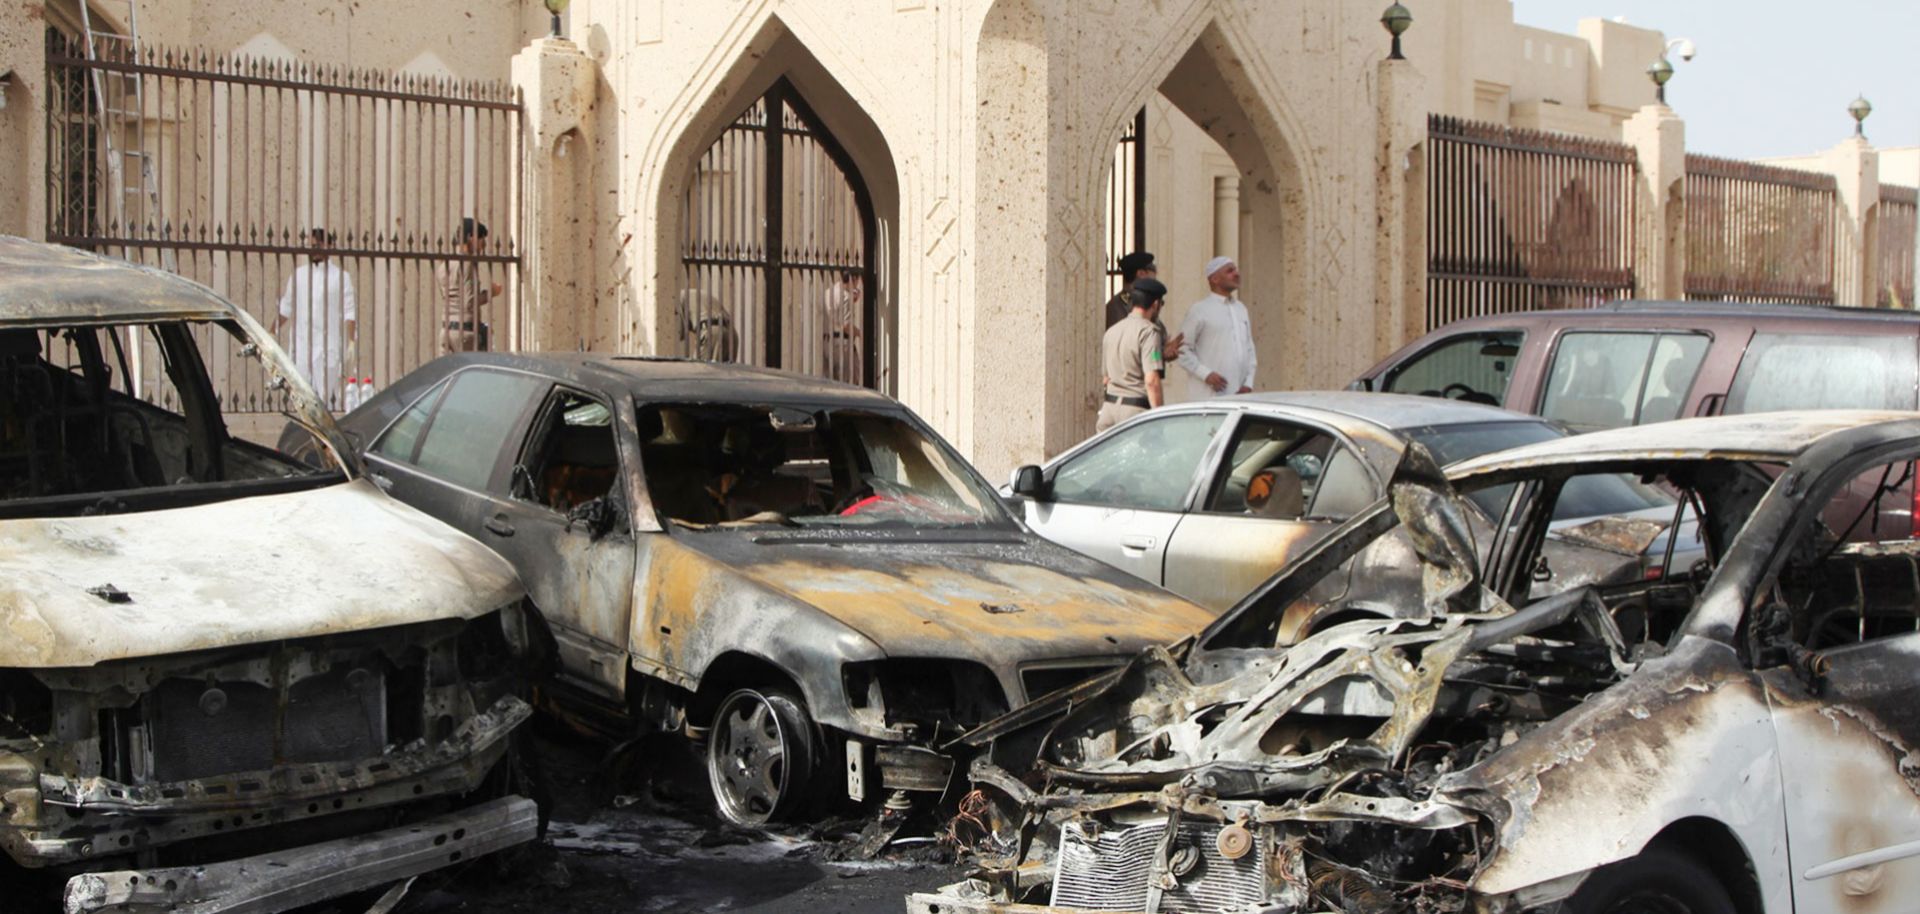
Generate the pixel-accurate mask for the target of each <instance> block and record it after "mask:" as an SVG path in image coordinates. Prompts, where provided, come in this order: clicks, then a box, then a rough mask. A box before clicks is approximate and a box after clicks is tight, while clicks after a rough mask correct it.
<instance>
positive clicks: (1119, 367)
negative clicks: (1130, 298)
mask: <svg viewBox="0 0 1920 914" xmlns="http://www.w3.org/2000/svg"><path fill="white" fill-rule="evenodd" d="M1165 339H1166V332H1165V331H1164V330H1161V329H1160V328H1159V327H1158V326H1157V325H1156V324H1155V323H1154V322H1153V321H1150V320H1147V319H1146V317H1145V316H1143V315H1141V314H1140V313H1139V312H1138V311H1132V312H1129V313H1128V314H1127V316H1126V318H1125V319H1124V320H1122V321H1120V322H1119V323H1117V324H1114V325H1113V326H1112V327H1109V328H1107V335H1106V336H1104V337H1102V338H1101V340H1100V363H1101V368H1102V369H1103V370H1104V371H1105V373H1106V376H1107V389H1106V391H1105V392H1104V396H1103V397H1102V400H1103V401H1104V402H1102V403H1101V404H1100V416H1099V418H1098V419H1097V420H1095V421H1094V425H1093V430H1094V431H1095V432H1104V431H1106V430H1107V429H1109V428H1112V427H1113V426H1115V425H1118V424H1120V423H1121V422H1125V421H1126V420H1128V419H1131V418H1133V417H1134V416H1137V415H1139V414H1141V413H1144V412H1146V411H1147V409H1148V407H1149V405H1150V404H1149V403H1148V401H1147V373H1148V372H1159V373H1162V374H1164V373H1165V371H1166V366H1165V365H1164V364H1163V362H1162V360H1161V358H1160V346H1161V344H1162V343H1163V342H1165Z"/></svg>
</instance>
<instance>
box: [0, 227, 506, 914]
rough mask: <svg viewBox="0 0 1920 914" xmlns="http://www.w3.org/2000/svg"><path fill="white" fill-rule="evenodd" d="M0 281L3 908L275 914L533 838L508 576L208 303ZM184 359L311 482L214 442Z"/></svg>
mask: <svg viewBox="0 0 1920 914" xmlns="http://www.w3.org/2000/svg"><path fill="white" fill-rule="evenodd" d="M0 276H4V277H5V279H4V284H0V496H3V500H0V582H4V583H0V630H4V631H5V637H4V638H0V850H4V852H5V858H4V860H0V882H3V883H4V886H5V887H4V889H0V891H4V892H5V893H6V894H5V897H6V898H7V902H6V903H5V906H6V907H7V908H8V909H9V910H15V909H31V910H43V909H53V908H54V907H56V905H55V903H54V900H53V899H54V898H55V897H64V907H65V910H66V911H68V912H69V914H84V912H94V911H117V912H118V911H128V912H149V911H153V912H157V911H174V910H192V911H195V912H208V914H211V912H219V911H227V910H246V911H280V910H286V909H289V908H292V907H296V906H300V905H304V904H310V903H312V902H315V901H319V900H323V899H326V898H329V897H333V896H335V895H338V894H341V893H345V892H349V891H355V890H359V889H365V888H370V887H375V886H379V885H381V884H383V883H387V882H393V881H396V880H401V879H405V878H406V877H408V876H411V875H415V874H418V873H421V872H424V871H427V870H431V869H434V868H437V867H441V866H445V865H447V864H449V863H452V862H455V861H458V860H461V859H463V858H470V857H474V856H478V855H481V854H485V853H489V852H491V851H495V850H498V849H501V848H503V847H506V846H510V845H512V844H515V843H518V842H521V841H526V840H530V839H531V838H532V837H533V835H534V832H535V829H536V827H537V821H536V813H535V810H534V806H533V804H532V803H531V802H530V801H528V800H525V799H522V798H519V797H515V796H512V795H510V793H508V792H507V791H506V790H505V789H504V788H505V786H506V782H507V781H509V780H510V778H509V777H508V775H509V773H510V772H509V768H510V757H511V756H510V753H509V751H508V749H509V739H508V737H509V735H510V733H511V732H512V731H513V729H514V728H515V727H516V726H517V725H518V724H519V723H520V722H521V721H522V720H524V719H525V718H526V717H527V716H528V715H529V714H530V713H531V712H530V707H529V705H528V704H527V703H526V702H524V701H522V700H521V699H520V698H519V697H517V696H516V695H515V694H514V692H515V684H516V682H518V681H519V680H518V673H517V670H518V667H519V663H520V661H519V660H518V659H517V655H518V654H520V653H523V652H522V651H521V650H519V649H517V648H516V642H518V643H519V644H520V645H522V646H524V641H525V639H524V633H523V632H522V631H521V630H520V629H518V628H517V626H518V625H519V624H520V622H521V620H520V619H519V617H518V615H517V614H518V613H519V609H518V607H519V604H520V600H521V598H522V591H521V589H520V586H519V584H518V581H517V579H516V578H515V577H514V575H513V573H512V569H511V568H510V567H509V566H508V565H507V564H506V563H505V562H504V561H503V560H502V559H500V558H499V557H498V556H496V555H494V554H492V553H491V552H489V551H487V550H486V549H485V548H483V547H481V546H480V545H479V544H478V543H476V542H474V541H472V540H471V539H468V538H467V537H465V536H463V535H461V534H459V533H457V532H454V531H452V530H449V529H447V528H445V527H444V526H442V525H440V524H439V523H438V522H436V521H433V520H432V519H431V518H428V517H426V516H425V515H422V514H420V513H419V512H417V511H415V510H413V509H411V508H408V507H406V506H405V505H402V504H400V503H399V502H396V501H394V500H393V499H391V498H388V497H387V496H386V495H384V494H383V493H382V492H380V491H379V490H378V489H377V488H376V487H374V486H373V485H372V484H371V483H369V482H367V481H365V480H364V479H363V478H361V475H360V473H359V470H358V466H359V464H358V460H357V458H356V457H355V456H354V454H353V453H352V451H351V449H350V448H348V447H346V446H345V445H344V442H343V441H342V439H341V438H340V433H339V431H338V430H337V429H336V428H334V426H333V425H332V420H331V419H330V418H329V417H328V415H327V413H326V412H325V410H324V408H322V407H321V406H320V404H319V402H318V400H317V399H316V398H315V397H314V395H313V392H312V390H311V389H310V388H308V387H307V385H306V383H305V382H304V381H303V380H301V379H300V377H299V375H298V374H297V372H296V371H295V370H294V368H293V366H292V363H291V362H290V361H289V360H288V358H287V357H286V355H285V354H284V353H282V352H281V351H280V350H279V349H278V348H277V347H276V346H275V344H274V342H273V339H272V337H271V335H269V334H268V333H266V332H265V331H264V330H263V329H262V328H261V327H260V326H259V324H257V323H256V322H254V321H253V320H252V319H251V318H250V317H248V316H247V315H246V314H245V313H244V312H242V311H240V310H239V309H237V308H235V307H233V306H232V305H230V304H228V303H226V302H225V301H222V300H221V299H219V298H218V297H217V296H215V295H214V294H213V293H212V292H210V291H208V290H206V289H205V288H203V287H200V286H197V285H194V284H192V283H190V282H187V281H185V280H182V279H180V278H178V277H175V276H172V275H170V274H166V273H162V272H160V271H157V270H151V269H147V268H143V267H138V266H134V265H131V264H127V263H124V262H119V261H110V260H106V259H103V258H99V257H96V256H93V255H90V254H84V253H80V252H77V251H72V250H69V249H64V248H56V247H50V246H45V245H38V244H33V243H30V242H26V241H22V240H19V239H0ZM203 348H204V349H205V351H204V352H203ZM206 352H211V353H213V354H214V355H215V356H216V357H228V362H227V364H226V365H225V366H223V367H226V368H228V369H230V370H231V371H233V372H236V373H237V372H242V371H245V372H249V373H251V374H252V375H253V376H254V377H257V378H258V379H259V381H260V382H261V384H262V385H263V391H262V393H263V395H264V396H266V397H268V398H270V402H282V401H283V402H284V403H285V406H286V409H287V411H288V413H289V415H290V416H291V417H292V419H293V420H294V421H295V422H297V423H299V424H300V425H301V426H302V427H303V428H305V429H306V430H307V432H308V433H309V434H310V436H311V437H312V439H313V442H314V443H313V451H314V452H315V453H321V454H324V455H325V460H324V461H323V462H324V467H323V468H316V467H313V466H310V465H308V464H305V463H302V462H300V461H296V460H293V459H291V458H289V457H287V456H285V455H283V454H280V453H277V452H275V451H273V450H271V449H268V448H263V447H258V446H255V445H252V444H248V443H246V442H244V441H241V440H238V439H236V438H234V437H232V436H230V435H229V433H228V431H227V428H226V425H225V422H224V420H223V419H222V416H221V413H220V409H219V405H218V402H217V399H216V397H215V394H214V389H213V387H212V385H211V383H210V381H209V372H208V366H207V361H206V358H207V356H206ZM143 369H144V370H143ZM348 839H351V840H348ZM63 885H64V892H62V886H63ZM42 904H44V905H46V907H45V908H41V907H40V905H42Z"/></svg>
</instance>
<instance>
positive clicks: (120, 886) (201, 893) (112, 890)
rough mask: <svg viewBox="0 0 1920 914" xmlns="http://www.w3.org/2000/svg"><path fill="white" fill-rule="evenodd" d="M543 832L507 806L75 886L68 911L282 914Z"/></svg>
mask: <svg viewBox="0 0 1920 914" xmlns="http://www.w3.org/2000/svg"><path fill="white" fill-rule="evenodd" d="M538 827H539V813H538V810H537V808H536V807H535V805H534V802H533V801H532V800H528V799H524V798H521V797H505V798H502V799H498V800H491V801H488V802H486V803H482V804H480V805H478V806H474V807H471V808H469V809H465V810H461V811H459V812H455V813H450V814H447V815H443V816H438V817H435V818H433V819H429V820H426V821H424V822H420V823H417V824H415V825H409V826H403V827H400V828H393V829H388V830H386V831H382V832H376V833H373V834H369V835H360V836H356V837H353V838H345V839H341V840H337V841H328V842H324V843H321V844H313V845H308V846H306V847H300V848H294V849H292V850H288V851H282V852H279V853H273V854H261V855H259V856H255V857H247V858H245V859H241V860H232V861H228V862H225V863H218V864H212V865H208V866H186V867H173V868H168V869H154V870H122V871H118V872H110V873H88V874H86V875H82V876H75V877H74V878H73V879H71V880H69V881H68V882H67V890H66V899H65V907H64V910H65V914H96V912H101V911H114V912H125V914H166V912H180V911H192V912H194V914H241V912H255V911H283V910H287V909H290V908H294V907H299V906H301V905H307V904H312V903H314V902H318V901H324V900H326V899H328V898H336V897H339V896H340V895H344V894H346V893H348V892H355V891H360V890H362V889H369V888H374V887H377V886H380V885H384V884H386V883H390V882H396V881H399V880H402V879H407V878H409V877H412V876H417V875H419V874H421V873H425V872H428V871H430V870H434V869H438V868H440V867H443V866H448V865H451V864H454V863H458V862H460V861H462V860H471V859H473V858H475V857H480V856H483V855H485V854H490V853H493V852H495V851H499V850H504V849H506V848H509V847H512V846H514V845H516V844H520V843H523V842H526V841H531V840H533V838H534V835H535V833H536V831H537V830H538Z"/></svg>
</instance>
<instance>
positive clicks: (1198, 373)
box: [1179, 257, 1260, 400]
mask: <svg viewBox="0 0 1920 914" xmlns="http://www.w3.org/2000/svg"><path fill="white" fill-rule="evenodd" d="M1207 289H1208V290H1209V294H1208V295H1207V297H1206V298H1203V299H1201V300H1199V301H1197V302H1195V303H1194V305H1193V307H1192V308H1189V309H1188V310H1187V319H1186V320H1184V321H1182V322H1181V323H1180V335H1181V336H1184V337H1186V340H1187V344H1186V346H1185V348H1183V349H1182V350H1181V351H1180V359H1179V365H1180V367H1181V369H1182V370H1184V371H1186V373H1187V399H1189V400H1203V399H1206V398H1207V397H1224V396H1228V395H1231V394H1244V393H1251V392H1252V391H1253V374H1254V371H1255V370H1256V369H1258V368H1259V364H1260V359H1259V357H1258V356H1256V355H1255V354H1254V351H1253V324H1252V322H1251V321H1249V320H1248V318H1247V306H1246V305H1243V304H1241V303H1240V299H1239V298H1238V297H1236V296H1235V294H1234V293H1236V292H1238V291H1240V267H1239V265H1238V264H1236V263H1234V262H1233V258H1231V257H1215V258H1213V259H1212V260H1210V261H1208V262H1207Z"/></svg>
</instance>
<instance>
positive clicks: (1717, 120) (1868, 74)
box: [1409, 0, 1920, 159]
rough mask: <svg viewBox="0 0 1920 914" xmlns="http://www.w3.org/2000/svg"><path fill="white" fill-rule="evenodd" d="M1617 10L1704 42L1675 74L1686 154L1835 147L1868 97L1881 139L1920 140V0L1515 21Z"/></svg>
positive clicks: (1894, 142) (1516, 3)
mask: <svg viewBox="0 0 1920 914" xmlns="http://www.w3.org/2000/svg"><path fill="white" fill-rule="evenodd" d="M1409 6H1412V4H1411V3H1410V4H1409ZM1415 9H1416V10H1417V9H1418V7H1415ZM1415 15H1416V16H1417V15H1418V13H1417V12H1416V13H1415ZM1619 16H1624V17H1626V21H1628V22H1630V23H1632V24H1634V25H1638V26H1643V27H1646V28H1652V29H1658V30H1660V31H1662V32H1664V33H1666V36H1667V38H1668V40H1672V39H1675V38H1690V39H1692V40H1693V43H1694V45H1695V46H1696V47H1697V48H1698V53H1697V54H1695V55H1694V58H1693V60H1692V61H1690V62H1682V61H1680V60H1678V59H1677V57H1676V59H1674V61H1673V66H1674V74H1673V80H1672V81H1671V82H1669V83H1667V104H1669V105H1671V106H1673V109H1674V110H1675V111H1676V112H1678V113H1679V114H1680V116H1681V117H1682V118H1683V119H1684V120H1685V121H1686V124H1687V150H1688V151H1689V152H1703V153H1707V154H1710V155H1719V156H1728V157H1731V158H1742V159H1750V158H1759V157H1763V156H1782V155H1800V154H1803V153H1809V152H1818V151H1821V150H1824V149H1827V148H1830V147H1832V146H1833V145H1834V144H1835V143H1837V142H1839V141H1840V140H1842V139H1844V138H1845V137H1847V136H1848V135H1849V134H1851V133H1852V132H1853V120H1852V118H1851V117H1849V116H1848V115H1847V111H1846V108H1847V103H1848V102H1851V101H1853V98H1854V96H1855V95H1860V94H1864V95H1866V97H1867V101H1869V102H1871V103H1872V104H1873V114H1871V115H1870V116H1868V118H1867V122H1866V132H1867V139H1868V140H1869V141H1871V142H1872V143H1873V145H1875V146H1877V147H1880V148H1882V149H1886V148H1891V147H1897V146H1920V0H1513V18H1514V21H1515V22H1518V23H1520V24H1522V25H1531V26H1535V27H1537V28H1543V29H1552V30H1553V31H1556V32H1565V33H1568V34H1572V33H1573V31H1574V29H1575V26H1576V25H1577V24H1578V23H1579V21H1580V20H1581V19H1585V18H1589V17H1598V18H1602V19H1613V18H1615V17H1619ZM1416 27H1417V26H1416ZM1649 62H1651V61H1649Z"/></svg>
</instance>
